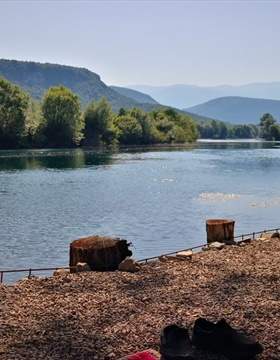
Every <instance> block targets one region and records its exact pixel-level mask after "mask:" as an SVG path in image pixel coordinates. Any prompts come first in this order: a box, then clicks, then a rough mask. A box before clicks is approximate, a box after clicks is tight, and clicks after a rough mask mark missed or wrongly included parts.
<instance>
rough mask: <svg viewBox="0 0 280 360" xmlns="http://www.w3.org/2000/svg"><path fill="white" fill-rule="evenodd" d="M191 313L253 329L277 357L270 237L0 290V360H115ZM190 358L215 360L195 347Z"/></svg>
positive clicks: (274, 249) (279, 277)
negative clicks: (129, 269)
mask: <svg viewBox="0 0 280 360" xmlns="http://www.w3.org/2000/svg"><path fill="white" fill-rule="evenodd" d="M199 316H203V317H206V318H208V319H209V320H213V321H217V320H218V319H220V318H226V319H227V320H228V321H229V322H230V323H231V324H232V325H233V326H235V327H237V328H241V329H244V330H245V331H246V332H247V333H248V334H252V335H254V336H255V337H256V338H257V339H258V340H259V341H260V342H261V343H262V344H263V346H264V348H265V351H264V353H263V354H262V355H261V356H260V357H259V359H262V360H276V359H277V360H279V359H280V239H277V238H273V239H271V240H256V241H254V242H252V243H250V244H247V245H246V246H243V247H239V246H226V247H225V248H224V249H222V250H217V251H214V250H211V251H207V252H202V253H198V254H195V255H194V256H193V258H192V261H189V260H184V261H183V260H177V261H167V262H160V261H157V262H154V263H151V264H148V265H143V266H142V268H141V270H140V271H139V272H138V273H135V274H131V273H124V272H118V271H116V272H107V273H105V272H103V273H102V272H100V273H98V272H90V273H80V274H68V275H60V276H56V277H50V278H46V279H30V280H24V281H20V282H18V283H16V284H15V285H13V286H4V285H1V286H0V359H1V360H13V359H16V360H21V359H28V360H33V359H34V360H35V359H36V360H39V359H45V360H50V359H52V360H56V359H57V360H58V359H59V360H68V359H69V360H70V359H71V360H84V359H102V360H103V359H111V360H114V359H119V358H120V357H122V356H125V355H127V354H129V353H133V352H135V351H140V350H143V349H145V348H153V349H155V350H158V348H159V334H160V330H161V328H162V327H163V326H165V325H167V324H170V323H177V324H181V325H184V326H187V327H188V328H189V329H190V333H191V329H192V325H193V323H194V321H195V319H196V318H197V317H199ZM197 358H198V359H219V357H215V356H213V355H209V354H203V353H197Z"/></svg>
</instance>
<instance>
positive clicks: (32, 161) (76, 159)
mask: <svg viewBox="0 0 280 360" xmlns="http://www.w3.org/2000/svg"><path fill="white" fill-rule="evenodd" d="M112 163H113V157H112V154H111V153H106V152H105V153H104V152H103V153H101V152H94V151H84V150H82V149H73V150H34V151H14V152H12V151H9V152H4V151H1V152H0V171H7V170H8V171H9V170H36V169H79V168H83V167H87V166H99V165H111V164H112Z"/></svg>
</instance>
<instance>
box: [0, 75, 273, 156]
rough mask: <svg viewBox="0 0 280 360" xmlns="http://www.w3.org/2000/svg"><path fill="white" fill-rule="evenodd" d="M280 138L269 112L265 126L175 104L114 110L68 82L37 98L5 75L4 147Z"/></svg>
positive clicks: (1, 88)
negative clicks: (85, 97) (206, 115)
mask: <svg viewBox="0 0 280 360" xmlns="http://www.w3.org/2000/svg"><path fill="white" fill-rule="evenodd" d="M259 136H263V137H264V138H265V139H267V140H273V139H275V140H279V139H280V126H279V125H278V124H276V121H275V119H274V118H273V117H272V116H271V115H270V114H265V115H264V116H263V118H262V119H261V122H260V126H256V125H229V124H226V123H223V122H221V121H216V120H212V121H209V122H195V121H194V120H193V119H192V118H191V117H190V116H189V115H187V114H184V113H183V112H182V111H177V110H175V109H173V108H167V107H166V108H165V107H159V108H158V109H154V110H152V111H150V112H145V111H143V110H141V109H138V108H132V109H124V108H121V109H119V111H118V112H117V113H115V112H113V111H112V108H111V106H110V104H109V102H108V101H107V100H106V99H105V98H101V99H100V100H98V101H92V102H90V103H89V104H88V105H87V106H86V107H82V106H81V103H80V100H79V98H78V96H77V95H76V94H74V93H73V92H72V91H71V90H70V89H68V88H66V87H63V86H56V87H51V88H49V89H48V90H47V91H46V93H45V95H44V97H43V99H42V100H41V101H35V100H34V99H32V98H31V97H30V95H28V94H27V93H26V92H25V91H23V90H22V89H21V88H19V87H18V86H16V85H14V84H12V83H10V82H9V81H7V80H5V79H4V78H0V148H2V149H5V148H44V147H77V146H99V145H106V146H118V145H151V144H183V143H192V142H195V141H196V140H197V139H198V138H199V137H200V138H213V139H225V138H255V137H259Z"/></svg>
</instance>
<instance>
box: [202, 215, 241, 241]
mask: <svg viewBox="0 0 280 360" xmlns="http://www.w3.org/2000/svg"><path fill="white" fill-rule="evenodd" d="M234 223H235V221H234V220H227V219H210V220H207V221H206V231H207V243H208V244H209V243H212V242H221V243H232V242H233V241H234Z"/></svg>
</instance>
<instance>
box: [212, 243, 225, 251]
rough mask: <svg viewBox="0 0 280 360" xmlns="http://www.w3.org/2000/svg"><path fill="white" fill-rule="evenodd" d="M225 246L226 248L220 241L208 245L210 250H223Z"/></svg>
mask: <svg viewBox="0 0 280 360" xmlns="http://www.w3.org/2000/svg"><path fill="white" fill-rule="evenodd" d="M224 246H225V244H224V243H221V242H218V241H214V242H212V243H210V244H208V248H209V249H210V250H221V249H222V248H223V247H224Z"/></svg>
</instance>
